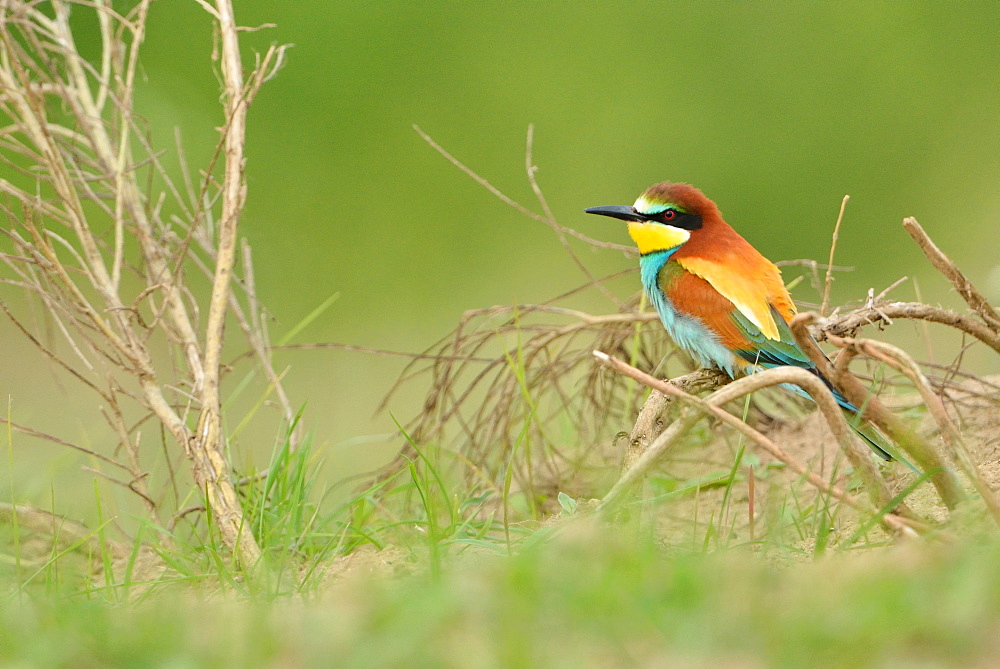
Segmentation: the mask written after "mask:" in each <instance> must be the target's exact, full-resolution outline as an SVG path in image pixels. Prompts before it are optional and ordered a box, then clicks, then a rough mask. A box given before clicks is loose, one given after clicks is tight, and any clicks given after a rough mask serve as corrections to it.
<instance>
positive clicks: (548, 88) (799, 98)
mask: <svg viewBox="0 0 1000 669" xmlns="http://www.w3.org/2000/svg"><path fill="white" fill-rule="evenodd" d="M236 10H237V19H238V21H239V22H240V23H242V24H243V25H248V26H257V25H262V24H267V23H273V24H275V25H274V27H272V28H268V29H263V30H260V31H257V32H248V33H244V34H243V37H244V39H245V44H246V45H247V46H248V47H252V48H255V49H257V50H258V51H263V50H264V49H265V48H266V47H267V45H268V44H270V43H272V42H276V43H291V44H293V45H294V48H292V49H291V50H289V52H288V54H287V62H286V65H285V67H284V69H283V70H282V71H281V72H280V73H279V74H278V76H277V77H276V78H275V79H274V80H273V81H271V82H269V83H268V84H266V85H265V87H264V88H263V89H262V91H261V93H260V95H259V96H258V98H257V100H256V102H255V103H254V105H253V107H252V109H251V113H250V119H249V151H248V155H249V164H248V169H249V199H248V203H247V208H246V215H245V216H244V218H243V222H242V232H243V234H244V235H245V236H246V237H247V238H248V239H249V241H250V243H251V244H252V246H253V249H254V258H255V262H256V268H257V283H258V288H259V292H260V293H261V296H262V299H263V302H264V303H265V304H266V305H267V306H268V307H269V308H270V310H271V312H272V314H273V316H274V318H275V322H274V323H273V325H272V327H271V332H272V335H273V338H274V339H275V340H278V339H280V338H281V336H282V334H283V333H284V332H287V331H288V330H289V329H290V328H291V327H293V326H294V325H295V324H296V323H298V322H299V321H300V320H301V319H302V318H304V317H305V316H306V315H307V314H308V313H309V312H310V311H312V310H313V309H314V308H315V307H316V306H317V305H319V304H320V303H322V302H323V301H324V300H326V299H327V298H328V297H330V296H331V295H333V294H339V299H338V300H337V301H336V302H335V303H334V305H333V306H332V308H331V309H330V310H328V311H327V312H326V313H325V314H324V315H323V317H322V318H321V319H320V320H319V321H317V322H315V323H314V324H312V325H311V326H310V327H309V328H308V329H307V330H305V331H304V332H303V333H301V334H300V335H299V336H298V337H297V340H298V341H300V342H322V341H329V342H342V343H352V344H358V345H363V346H371V347H378V348H387V349H394V350H401V351H420V350H422V349H424V348H425V347H426V346H427V345H429V344H430V343H431V342H433V341H434V340H436V339H437V338H439V337H441V336H443V335H444V334H445V333H446V332H447V331H448V330H450V329H451V328H452V327H453V326H454V325H455V324H456V323H457V321H458V319H459V317H460V315H461V314H462V312H463V311H465V310H468V309H473V308H479V307H485V306H490V305H494V304H512V303H517V302H520V303H531V302H540V301H543V300H546V299H548V298H551V297H553V296H555V295H557V294H559V293H561V292H563V291H565V290H567V289H569V288H571V287H573V286H576V285H578V284H580V283H582V281H583V279H584V277H583V276H582V275H581V274H580V273H579V271H578V270H577V269H576V268H575V266H574V265H573V264H572V262H571V261H570V259H569V258H568V257H567V255H566V254H565V252H564V251H563V250H562V248H561V247H560V245H559V243H558V241H557V239H556V238H555V236H554V235H553V234H552V232H551V231H550V230H549V229H548V228H546V227H544V226H543V225H541V224H538V223H535V222H533V221H529V220H527V219H525V218H524V217H522V216H520V215H519V214H518V213H517V212H515V211H514V210H512V209H510V208H509V207H507V206H505V205H504V204H503V203H501V202H499V201H497V200H496V199H495V198H493V197H492V196H491V195H489V194H488V193H487V192H486V191H484V190H483V189H482V188H481V187H479V186H477V185H476V184H475V183H474V182H473V181H472V180H470V179H469V178H468V177H466V176H465V175H463V174H461V173H460V172H459V171H458V170H456V169H455V168H454V167H453V166H451V165H449V164H448V163H447V162H446V161H445V160H444V159H443V158H442V157H441V156H439V155H438V154H437V153H435V152H434V151H433V150H432V149H431V148H430V147H428V145H427V144H425V143H424V142H423V141H422V140H421V139H420V138H419V136H418V135H417V134H416V133H415V132H414V130H413V129H412V125H413V124H419V125H420V126H421V127H422V128H423V129H424V130H425V131H426V132H428V133H429V134H430V135H431V136H433V137H434V138H435V139H436V140H437V141H438V142H440V143H441V144H442V145H443V146H444V147H446V148H447V149H448V150H449V151H451V152H452V153H453V154H455V155H456V156H457V157H458V158H460V159H461V160H463V161H464V162H465V163H466V164H468V165H469V166H471V167H472V168H473V169H475V170H476V171H478V172H479V173H480V174H482V175H483V176H484V177H486V178H488V179H489V180H491V181H492V183H493V184H495V185H496V186H497V187H498V188H500V189H501V190H503V191H504V192H505V193H507V194H508V195H510V196H511V197H513V198H515V199H517V200H519V201H521V202H523V203H525V204H527V205H529V206H531V207H532V208H535V209H537V206H536V205H535V203H534V202H533V198H532V195H531V190H530V188H529V186H528V182H527V180H526V178H525V173H524V143H525V134H526V129H527V127H528V124H529V123H533V124H534V125H535V162H536V164H537V165H538V166H539V168H540V169H539V173H538V178H539V181H540V183H541V185H542V187H543V188H544V190H545V193H546V195H547V197H548V199H549V202H550V204H551V206H552V208H553V211H554V213H555V215H556V217H557V218H558V219H559V220H560V222H562V223H563V224H564V225H568V226H571V227H574V228H577V229H578V230H580V231H582V232H584V233H586V234H587V235H590V236H592V237H595V238H599V239H604V240H608V241H613V242H617V243H627V241H628V240H627V236H626V234H625V230H624V227H618V226H616V225H614V224H612V223H611V222H610V221H608V220H606V219H601V218H598V217H588V216H585V215H584V214H583V213H582V209H583V208H584V207H587V206H591V205H601V204H627V203H630V202H632V200H633V199H634V198H635V196H636V195H637V194H638V193H639V192H640V191H641V190H643V189H644V188H645V187H647V186H648V185H650V184H652V183H654V182H657V181H661V180H664V179H670V180H675V181H688V182H690V183H693V184H695V185H697V186H699V187H700V188H702V189H703V190H704V191H705V192H706V193H707V194H708V195H709V197H711V198H713V199H714V200H715V201H716V202H717V203H718V204H719V206H720V208H721V209H722V211H723V213H724V214H725V216H726V218H727V220H728V221H729V222H730V223H731V224H732V225H734V227H736V228H737V229H738V230H739V231H740V232H741V233H743V234H744V236H746V237H747V238H748V239H749V240H750V241H751V242H752V243H754V244H755V245H756V246H757V247H758V248H759V249H760V250H761V251H762V252H763V253H764V254H765V255H767V256H768V257H770V258H771V259H773V260H781V259H792V258H813V259H818V260H820V261H825V259H826V256H827V254H828V248H829V239H830V234H831V231H832V226H833V223H834V221H835V219H836V214H837V210H838V208H839V205H840V201H841V198H842V197H843V196H844V195H845V194H849V195H850V196H851V198H852V199H851V203H850V205H849V206H848V211H847V217H846V219H845V226H844V229H843V230H842V232H841V237H840V243H839V247H838V255H837V263H838V264H843V265H850V266H853V267H855V268H856V269H855V271H854V272H852V273H847V274H841V275H839V276H838V281H837V282H836V284H835V290H834V303H841V302H844V301H846V300H849V299H856V298H860V297H863V295H864V292H865V291H866V290H867V289H868V288H869V287H874V288H875V290H876V292H878V291H879V290H881V289H882V288H884V287H885V286H887V285H889V284H890V283H892V282H893V281H894V280H895V279H897V278H898V277H900V276H902V275H907V276H915V277H917V278H918V279H919V281H920V288H921V290H922V294H923V297H924V299H925V300H927V301H931V302H938V301H941V302H945V303H948V304H950V305H952V306H956V307H960V305H959V303H958V300H957V298H956V297H955V296H953V295H951V294H950V291H949V289H948V288H947V286H945V285H944V283H943V281H942V280H940V279H939V278H937V277H936V276H934V275H933V273H932V272H931V271H929V270H928V267H927V265H926V262H925V261H924V260H923V258H922V256H921V254H920V253H919V251H918V250H917V248H916V247H915V246H914V245H913V244H912V243H911V242H910V241H909V238H908V237H907V236H906V234H905V233H904V232H903V230H902V228H901V227H900V221H901V220H902V218H903V217H904V216H911V215H912V216H916V217H917V218H918V219H919V220H920V221H921V223H922V224H923V225H924V227H925V228H926V229H927V230H928V231H929V232H930V234H931V235H932V236H933V237H934V238H935V239H936V241H937V242H938V243H939V244H940V245H941V246H942V247H943V248H944V249H945V250H946V251H947V252H948V253H949V254H951V256H952V257H953V258H954V259H955V260H956V261H957V262H958V263H959V264H960V265H961V266H962V267H963V268H964V269H965V270H966V271H967V273H968V274H969V276H970V278H971V279H972V280H973V281H974V282H975V283H977V285H979V286H981V287H982V288H983V290H984V291H985V292H987V293H988V294H989V296H990V297H991V298H993V299H1000V261H998V241H1000V235H998V233H997V230H998V225H1000V215H998V212H1000V76H998V73H1000V40H998V39H997V35H998V34H1000V3H997V2H995V1H993V0H990V1H988V2H986V1H984V2H962V3H941V2H898V3H896V2H870V1H868V0H865V1H849V2H836V3H801V2H768V3H748V2H659V3H653V2H616V3H603V2H576V3H555V2H548V3H545V2H543V3H534V2H533V3H528V2H502V3H500V2H497V3H482V2H358V1H340V2H329V1H327V0H296V1H295V2H277V1H275V0H269V1H261V0H258V1H257V2H246V1H243V2H239V3H237V7H236ZM212 48H213V37H212V31H211V24H210V21H209V19H208V17H207V16H206V15H205V13H204V12H203V10H202V9H201V8H200V7H199V6H198V5H197V4H196V3H195V2H179V1H178V0H169V1H163V2H157V3H154V4H153V6H152V11H151V15H150V21H149V32H148V36H147V40H146V44H145V46H144V48H143V56H142V63H143V74H144V81H143V82H142V85H141V88H140V91H139V110H140V111H141V113H142V114H143V115H144V116H145V117H146V118H147V119H148V121H149V123H150V127H151V132H152V137H153V142H154V145H156V146H158V147H160V148H162V149H164V150H166V151H167V152H168V153H169V152H170V150H171V148H172V146H173V133H174V128H175V127H179V128H180V129H181V130H182V133H183V136H184V140H185V145H186V150H187V154H188V158H189V161H190V163H191V164H192V165H203V164H205V163H206V162H207V160H208V158H209V156H210V155H211V153H212V151H213V149H214V146H215V142H216V140H217V134H216V132H215V130H214V129H215V128H216V127H217V126H220V125H221V124H222V118H221V114H220V108H219V85H218V80H217V76H216V74H215V72H214V71H213V69H212V66H211V63H210V60H209V55H210V53H211V51H212ZM247 62H248V63H249V62H250V57H249V56H248V59H247ZM576 248H578V250H579V251H580V252H581V254H582V256H583V258H584V260H585V262H587V263H588V265H589V266H590V267H591V268H592V270H593V271H594V272H595V273H597V274H607V273H611V272H614V271H617V270H621V269H624V268H626V267H629V266H631V265H632V264H633V263H634V260H632V259H629V258H626V257H625V256H623V255H622V254H619V253H616V252H613V251H600V252H598V251H591V250H590V249H589V247H585V246H583V245H577V247H576ZM791 275H794V274H791ZM633 278H634V279H635V281H634V282H626V283H616V284H615V290H616V291H618V290H620V291H621V294H622V296H625V295H627V294H628V293H629V292H631V291H633V290H637V289H638V279H637V277H633ZM797 295H799V296H800V297H802V298H803V299H815V293H813V292H811V291H810V290H809V289H808V286H803V287H802V288H801V289H799V290H798V291H797ZM893 296H895V297H896V298H897V299H907V300H908V299H913V298H914V296H915V295H914V288H913V286H912V284H906V285H904V286H902V287H900V288H898V289H897V290H896V292H895V293H893ZM593 304H594V308H595V309H602V310H604V309H607V308H608V306H607V305H606V303H604V302H603V301H597V300H596V299H595V301H594V303H593ZM3 327H4V332H7V333H8V334H7V335H6V336H7V337H8V339H11V340H12V341H13V338H14V335H13V334H10V327H9V325H4V326H3ZM915 330H916V329H915V328H914V327H913V326H912V325H910V324H900V325H897V326H896V328H894V329H893V331H892V336H896V333H902V335H903V336H906V333H907V332H915ZM22 346H24V344H23V342H22V341H20V340H17V341H15V342H14V343H12V347H13V350H14V351H15V352H14V355H13V356H12V358H11V360H14V361H15V362H7V363H6V364H5V365H3V368H4V369H3V372H2V374H3V381H4V384H3V387H4V389H5V390H6V391H7V392H8V393H9V394H10V395H11V397H12V402H13V405H14V406H15V407H16V411H15V416H16V417H17V418H18V420H20V422H24V423H28V424H31V425H34V426H36V427H38V428H40V429H48V430H50V431H53V432H56V433H58V434H61V435H63V436H66V437H67V438H70V439H73V440H77V441H81V442H84V443H86V442H87V441H88V440H89V439H93V438H94V437H93V435H92V434H91V433H90V432H89V431H90V430H94V429H96V428H95V426H97V425H99V424H100V420H99V418H97V417H95V414H94V413H93V402H92V401H91V399H90V398H89V397H88V398H85V399H86V401H79V400H77V399H74V397H75V395H76V394H79V390H78V388H76V387H75V386H72V385H69V386H66V387H65V388H60V389H59V391H58V392H59V397H60V398H61V401H62V402H64V403H65V405H66V406H67V407H68V409H67V411H66V412H65V414H66V416H70V417H60V418H58V419H57V418H55V417H53V416H51V415H49V414H50V413H51V392H52V387H53V382H52V378H51V375H50V374H48V373H40V370H41V369H42V366H41V363H40V361H38V358H37V356H34V355H32V356H30V357H29V356H28V355H27V354H25V355H21V354H20V353H18V351H20V350H21V347H22ZM24 348H25V350H27V347H26V346H24ZM953 352H954V351H952V353H948V352H947V351H943V352H942V353H941V354H940V357H941V358H942V359H943V360H942V361H947V359H949V356H950V355H951V354H953ZM279 359H280V364H279V367H283V366H285V365H289V366H290V367H291V369H290V372H289V375H288V376H287V382H288V385H289V389H290V391H291V395H292V400H293V402H294V403H295V404H297V405H301V404H306V405H307V406H306V413H305V416H306V422H307V425H308V426H309V427H310V429H312V430H314V431H315V434H316V444H317V446H319V447H322V448H323V449H325V450H324V453H326V454H327V455H328V456H329V458H330V459H331V460H332V461H333V463H334V464H335V466H334V467H332V468H328V470H327V471H328V472H329V473H331V474H332V475H333V476H334V477H336V476H339V475H340V474H342V473H348V472H352V471H356V470H357V469H359V468H361V467H363V466H367V465H370V464H373V463H374V462H376V461H377V460H378V458H379V457H384V456H385V454H386V453H387V448H388V447H385V446H382V447H378V446H377V445H376V444H368V443H358V440H357V439H355V438H356V437H358V436H361V435H370V434H382V433H386V432H388V431H389V430H390V429H391V425H392V423H391V420H390V419H389V417H388V416H381V417H378V418H375V419H372V418H371V416H372V412H373V410H374V408H375V405H376V403H377V401H378V400H379V398H380V397H381V396H382V395H383V394H384V393H385V391H386V390H387V389H388V387H389V385H390V384H391V382H392V381H393V379H394V378H395V375H396V374H398V372H399V371H400V369H401V368H402V364H403V362H402V361H400V360H399V359H395V358H391V359H390V358H382V357H374V356H369V355H363V354H359V353H351V352H342V351H313V352H295V353H284V354H281V355H280V358H279ZM22 360H23V362H22ZM983 360H984V361H985V363H984V367H983V372H984V373H987V372H996V371H998V365H997V362H996V359H995V357H984V358H983ZM32 361H36V362H32ZM46 398H48V401H49V403H48V404H46V402H45V400H46ZM418 407H419V404H418V403H417V402H416V396H415V394H411V395H404V396H402V397H401V399H400V400H399V401H398V402H396V403H394V404H393V405H392V406H390V407H389V408H390V410H391V411H392V412H393V413H394V414H395V415H397V416H399V418H400V419H401V420H405V419H407V418H409V417H410V416H411V415H412V414H413V413H414V412H415V411H417V410H418ZM61 413H63V412H61ZM59 420H64V421H66V423H65V424H60V423H59V422H58V421H59ZM53 425H54V426H53ZM88 435H89V436H88ZM259 439H260V442H261V444H263V445H265V446H267V447H269V446H270V444H271V443H272V440H273V435H259ZM45 448H47V449H50V448H53V447H45ZM48 452H49V453H52V452H54V451H52V450H49V451H48ZM74 457H75V456H72V455H69V454H60V455H59V457H58V458H57V460H55V461H54V463H55V464H53V465H51V466H52V467H53V468H56V469H58V468H59V467H60V466H66V467H69V466H70V464H71V463H72V462H75V460H73V458H74ZM60 463H62V464H60ZM71 468H72V469H73V471H78V470H77V469H76V466H75V465H73V466H72V467H71ZM44 489H45V486H44V485H43V486H42V487H41V488H40V489H38V490H37V491H36V492H40V493H41V494H42V496H43V498H44Z"/></svg>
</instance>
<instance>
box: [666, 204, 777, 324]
mask: <svg viewBox="0 0 1000 669" xmlns="http://www.w3.org/2000/svg"><path fill="white" fill-rule="evenodd" d="M702 223H703V225H704V228H705V229H704V230H703V231H702V233H701V234H699V235H692V236H691V239H690V240H689V241H688V242H687V243H686V244H684V246H682V247H681V248H679V249H678V250H677V252H676V253H675V254H674V256H673V260H676V261H677V262H678V263H680V264H681V266H682V267H684V268H685V269H686V270H688V271H689V272H691V273H692V274H695V275H697V276H699V277H701V278H703V279H704V280H705V281H707V282H708V283H710V284H711V286H712V287H713V288H714V289H715V290H717V291H719V293H720V294H721V295H722V296H723V297H724V298H726V299H727V300H728V301H729V302H731V303H732V305H733V306H735V308H737V309H739V310H740V312H741V313H742V314H743V315H744V316H746V318H747V319H748V320H749V321H750V322H751V323H753V324H754V325H756V326H757V327H758V328H759V329H760V331H761V332H762V333H763V334H764V336H765V337H767V338H768V339H773V340H780V339H781V335H780V334H779V333H778V327H777V325H776V324H775V322H774V318H773V316H772V315H771V313H772V312H771V307H772V306H773V307H774V308H775V309H776V310H777V312H778V313H779V314H780V315H781V317H782V318H784V319H785V321H786V322H787V321H790V320H791V319H792V317H793V316H794V315H795V305H794V304H793V303H792V298H791V296H789V294H788V290H787V289H786V288H785V284H784V283H783V282H782V281H781V271H780V270H779V269H778V268H777V267H775V266H774V264H773V263H771V261H769V260H768V259H767V258H765V257H764V256H762V255H761V254H760V253H759V252H758V251H757V249H755V248H754V247H752V246H751V245H750V244H749V242H747V241H746V240H745V239H743V238H742V237H741V236H740V235H739V234H738V233H737V232H736V231H735V230H733V229H732V228H731V227H729V225H727V224H726V222H725V221H723V220H722V217H721V216H720V215H719V212H718V209H716V208H715V207H714V206H712V207H711V208H710V209H709V210H707V211H703V213H702ZM672 292H673V291H672Z"/></svg>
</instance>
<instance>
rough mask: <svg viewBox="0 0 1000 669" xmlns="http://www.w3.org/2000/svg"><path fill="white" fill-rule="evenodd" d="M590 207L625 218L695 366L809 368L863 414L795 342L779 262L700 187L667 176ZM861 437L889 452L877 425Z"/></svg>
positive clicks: (667, 320) (659, 308) (662, 309)
mask: <svg viewBox="0 0 1000 669" xmlns="http://www.w3.org/2000/svg"><path fill="white" fill-rule="evenodd" d="M585 211H586V212H587V213H588V214H600V215H601V216H611V217H612V218H618V219H621V220H623V221H627V222H628V232H629V235H630V236H631V237H632V240H633V241H634V242H635V243H636V246H638V247H639V269H640V274H641V276H642V286H643V288H644V289H645V291H646V295H647V296H648V297H649V301H650V302H651V303H652V304H653V307H654V308H655V309H656V312H657V314H659V316H660V320H661V321H663V327H665V328H666V330H667V333H668V334H669V335H670V336H671V337H672V338H673V340H674V342H676V343H677V345H678V346H680V347H681V348H683V349H685V350H686V351H687V352H688V353H690V354H691V356H692V357H693V358H694V359H695V361H696V362H698V364H700V365H702V366H703V367H712V366H715V367H718V368H720V369H722V370H723V371H725V372H726V373H727V374H729V376H731V377H733V378H736V377H738V376H741V375H743V374H749V373H752V372H753V371H755V369H757V368H764V369H767V368H771V367H779V366H783V365H792V366H795V367H802V368H804V369H807V370H809V371H811V372H813V373H814V374H816V375H817V376H819V377H820V378H821V379H823V381H824V382H826V384H827V386H829V387H830V389H831V390H832V391H833V395H834V397H836V399H837V402H838V403H839V404H840V405H841V406H842V407H843V408H844V410H845V411H846V412H847V413H848V414H849V415H851V416H855V417H856V416H857V415H858V409H857V407H855V406H854V405H852V404H851V403H850V402H848V401H847V400H846V399H845V398H844V397H843V395H841V394H840V393H839V392H837V391H836V390H835V389H834V388H833V386H832V385H831V384H830V382H829V381H827V380H826V379H824V378H823V376H822V375H821V374H820V373H819V370H817V369H816V366H815V365H814V364H813V362H812V361H811V360H809V357H808V356H807V355H806V354H805V353H804V352H803V351H802V349H800V348H799V346H798V344H796V343H795V339H794V337H792V333H791V330H790V329H789V327H788V323H789V321H791V319H792V317H793V316H794V315H795V304H794V303H793V302H792V298H791V296H790V295H789V294H788V289H786V288H785V284H784V283H783V282H782V280H781V270H779V269H778V268H777V267H776V266H775V265H774V263H772V262H771V261H769V260H768V259H767V258H765V257H764V256H762V255H761V254H760V253H759V252H758V251H757V249H755V248H754V247H753V246H751V245H750V243H749V242H747V240H745V239H743V237H741V236H740V235H739V233H737V232H736V231H735V230H733V229H732V228H731V227H729V225H728V224H727V223H726V222H725V221H724V220H722V215H721V214H720V213H719V209H718V207H716V206H715V203H714V202H712V201H711V200H709V199H708V198H707V197H705V195H704V194H702V192H701V191H700V190H698V189H697V188H695V187H693V186H689V185H688V184H683V183H670V182H669V181H665V182H663V183H659V184H656V185H655V186H651V187H650V188H648V189H647V190H646V191H645V192H644V193H643V194H642V195H640V196H639V199H638V200H636V201H635V204H633V205H632V206H609V207H591V208H589V209H586V210H585ZM796 390H798V388H797V387H796ZM803 394H804V393H803ZM855 424H857V422H855ZM866 427H867V426H866ZM866 433H872V434H866ZM859 435H860V436H861V437H862V438H864V440H865V441H866V442H868V444H869V445H870V446H871V448H872V450H874V451H875V452H876V453H877V454H878V455H879V456H880V457H882V458H883V459H885V460H891V459H892V458H891V456H890V455H889V453H888V452H887V451H886V450H885V449H886V446H887V444H886V443H885V441H884V438H881V435H879V434H877V433H874V432H873V431H872V430H871V429H865V430H864V431H859ZM879 442H882V443H879Z"/></svg>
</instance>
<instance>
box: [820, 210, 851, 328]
mask: <svg viewBox="0 0 1000 669" xmlns="http://www.w3.org/2000/svg"><path fill="white" fill-rule="evenodd" d="M850 199H851V196H850V195H845V196H844V199H843V200H842V201H841V203H840V213H838V214H837V223H836V224H835V225H834V226H833V239H831V240H830V260H829V261H828V262H827V263H826V283H825V284H824V286H823V303H822V306H820V309H819V313H820V314H822V315H824V316H825V315H826V309H827V307H828V306H829V305H830V288H831V287H832V286H833V254H834V253H835V252H836V250H837V239H838V238H839V237H840V222H841V221H842V220H844V210H845V209H846V208H847V201H848V200H850Z"/></svg>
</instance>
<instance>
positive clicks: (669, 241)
mask: <svg viewBox="0 0 1000 669" xmlns="http://www.w3.org/2000/svg"><path fill="white" fill-rule="evenodd" d="M628 234H629V236H630V237H631V238H632V241H634V242H635V245H636V246H638V247H639V253H642V254H643V255H645V254H647V253H653V252H654V251H669V250H670V249H675V248H677V247H678V246H680V245H681V244H683V243H684V242H686V241H687V240H688V239H690V238H691V233H690V232H688V231H687V230H682V229H681V228H675V227H673V226H671V225H664V224H663V223H650V222H644V223H639V222H632V221H630V222H629V224H628Z"/></svg>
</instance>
